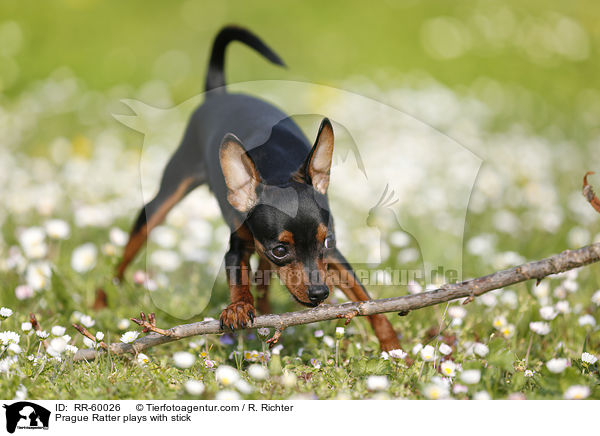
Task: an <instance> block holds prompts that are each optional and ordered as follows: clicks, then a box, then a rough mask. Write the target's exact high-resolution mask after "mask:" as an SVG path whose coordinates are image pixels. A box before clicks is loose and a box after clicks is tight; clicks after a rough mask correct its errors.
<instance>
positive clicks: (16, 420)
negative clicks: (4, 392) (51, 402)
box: [4, 401, 50, 433]
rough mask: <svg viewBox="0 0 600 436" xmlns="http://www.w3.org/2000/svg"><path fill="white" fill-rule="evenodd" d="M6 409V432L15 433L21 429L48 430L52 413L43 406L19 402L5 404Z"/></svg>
mask: <svg viewBox="0 0 600 436" xmlns="http://www.w3.org/2000/svg"><path fill="white" fill-rule="evenodd" d="M4 408H5V409H6V431H8V432H9V433H14V432H15V430H16V429H17V428H19V429H31V430H35V429H43V430H47V429H48V424H49V422H50V411H49V410H48V409H46V408H44V407H42V406H39V405H37V404H35V403H31V402H29V401H19V402H17V403H13V404H10V405H6V404H4Z"/></svg>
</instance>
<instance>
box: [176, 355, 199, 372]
mask: <svg viewBox="0 0 600 436" xmlns="http://www.w3.org/2000/svg"><path fill="white" fill-rule="evenodd" d="M173 361H174V362H175V366H176V367H177V368H181V369H187V368H190V367H191V366H192V365H194V362H195V361H196V356H194V355H193V354H192V353H190V352H188V351H177V352H176V353H174V354H173Z"/></svg>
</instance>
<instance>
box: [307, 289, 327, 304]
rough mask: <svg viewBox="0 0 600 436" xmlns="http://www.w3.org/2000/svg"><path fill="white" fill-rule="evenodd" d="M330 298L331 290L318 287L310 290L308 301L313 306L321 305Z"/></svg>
mask: <svg viewBox="0 0 600 436" xmlns="http://www.w3.org/2000/svg"><path fill="white" fill-rule="evenodd" d="M327 297H329V288H328V287H327V286H325V285H316V286H311V287H309V288H308V299H309V300H310V302H311V303H313V304H319V303H320V302H321V301H323V300H325V299H326V298H327Z"/></svg>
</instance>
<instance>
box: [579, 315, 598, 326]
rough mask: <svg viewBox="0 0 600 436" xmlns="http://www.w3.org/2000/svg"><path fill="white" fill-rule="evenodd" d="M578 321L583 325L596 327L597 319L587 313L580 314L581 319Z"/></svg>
mask: <svg viewBox="0 0 600 436" xmlns="http://www.w3.org/2000/svg"><path fill="white" fill-rule="evenodd" d="M577 322H578V323H579V325H580V326H582V327H586V326H589V327H595V326H596V319H595V318H594V317H593V316H592V315H590V314H585V315H582V316H580V317H579V319H578V320H577Z"/></svg>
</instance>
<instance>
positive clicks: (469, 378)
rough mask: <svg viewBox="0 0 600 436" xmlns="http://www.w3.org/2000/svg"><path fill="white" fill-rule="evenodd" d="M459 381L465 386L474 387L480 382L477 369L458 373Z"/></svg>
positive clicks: (479, 372)
mask: <svg viewBox="0 0 600 436" xmlns="http://www.w3.org/2000/svg"><path fill="white" fill-rule="evenodd" d="M460 379H461V381H462V382H463V383H465V384H467V385H474V384H477V383H479V380H481V371H480V370H478V369H467V370H465V371H463V372H461V373H460Z"/></svg>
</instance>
